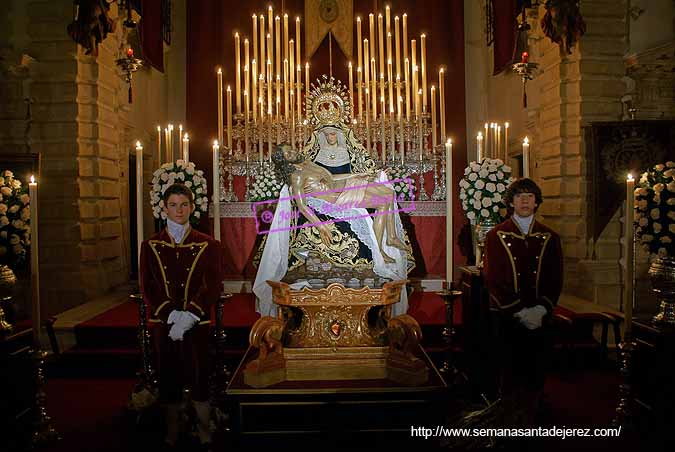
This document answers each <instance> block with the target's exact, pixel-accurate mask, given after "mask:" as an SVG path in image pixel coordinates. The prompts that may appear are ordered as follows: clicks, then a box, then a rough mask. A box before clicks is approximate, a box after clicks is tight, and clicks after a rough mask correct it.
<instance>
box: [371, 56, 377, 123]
mask: <svg viewBox="0 0 675 452" xmlns="http://www.w3.org/2000/svg"><path fill="white" fill-rule="evenodd" d="M370 81H371V84H372V86H371V90H370V99H371V101H372V102H373V121H374V120H376V119H377V72H376V70H375V58H372V57H371V58H370Z"/></svg>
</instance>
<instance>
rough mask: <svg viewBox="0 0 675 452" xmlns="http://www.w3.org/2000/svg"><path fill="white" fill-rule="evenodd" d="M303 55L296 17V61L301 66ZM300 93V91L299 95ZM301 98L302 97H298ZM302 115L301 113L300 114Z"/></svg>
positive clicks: (298, 19) (298, 22)
mask: <svg viewBox="0 0 675 452" xmlns="http://www.w3.org/2000/svg"><path fill="white" fill-rule="evenodd" d="M301 55H302V54H301V53H300V18H299V17H296V18H295V61H297V62H298V64H300V62H301V61H302V56H301ZM299 93H300V92H299V91H298V94H299ZM298 97H300V96H298ZM298 113H300V112H298Z"/></svg>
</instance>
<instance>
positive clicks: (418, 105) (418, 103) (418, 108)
mask: <svg viewBox="0 0 675 452" xmlns="http://www.w3.org/2000/svg"><path fill="white" fill-rule="evenodd" d="M421 108H422V90H421V89H419V90H417V96H415V111H417V141H418V143H417V146H418V148H419V150H420V161H421V160H422V154H423V152H424V145H423V142H422V140H423V137H422V110H421Z"/></svg>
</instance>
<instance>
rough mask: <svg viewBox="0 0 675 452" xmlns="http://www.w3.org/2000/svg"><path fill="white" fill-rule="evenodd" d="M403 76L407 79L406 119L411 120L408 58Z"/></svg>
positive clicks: (404, 65)
mask: <svg viewBox="0 0 675 452" xmlns="http://www.w3.org/2000/svg"><path fill="white" fill-rule="evenodd" d="M403 78H404V81H405V119H407V120H408V121H409V120H410V62H409V61H408V59H407V58H406V59H405V61H404V64H403Z"/></svg>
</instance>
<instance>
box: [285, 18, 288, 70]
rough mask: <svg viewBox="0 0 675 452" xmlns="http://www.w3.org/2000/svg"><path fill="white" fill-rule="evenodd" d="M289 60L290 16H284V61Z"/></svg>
mask: <svg viewBox="0 0 675 452" xmlns="http://www.w3.org/2000/svg"><path fill="white" fill-rule="evenodd" d="M287 59H288V14H284V60H287Z"/></svg>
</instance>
